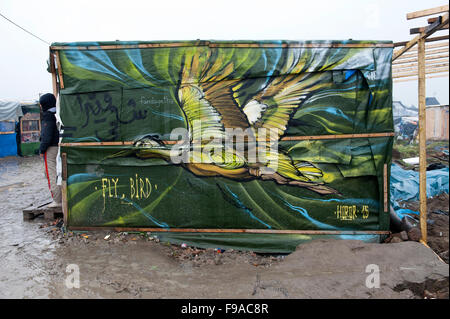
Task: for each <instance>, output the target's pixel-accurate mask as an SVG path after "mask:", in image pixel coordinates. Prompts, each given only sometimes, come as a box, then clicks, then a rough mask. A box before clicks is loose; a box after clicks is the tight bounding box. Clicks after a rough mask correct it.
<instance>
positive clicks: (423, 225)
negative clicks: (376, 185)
mask: <svg viewBox="0 0 450 319" xmlns="http://www.w3.org/2000/svg"><path fill="white" fill-rule="evenodd" d="M418 53H419V54H418V60H419V62H418V65H419V200H420V230H421V232H422V239H421V240H422V241H423V242H425V243H426V242H427V184H426V183H427V175H426V174H427V152H426V146H427V145H426V139H427V137H426V101H425V99H426V86H425V41H424V39H420V40H419V42H418Z"/></svg>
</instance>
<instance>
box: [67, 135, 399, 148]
mask: <svg viewBox="0 0 450 319" xmlns="http://www.w3.org/2000/svg"><path fill="white" fill-rule="evenodd" d="M394 134H395V133H393V132H382V133H361V134H338V135H308V136H285V137H282V138H281V141H304V140H332V139H344V138H370V137H388V136H394ZM162 142H163V143H164V144H168V145H170V144H176V143H177V142H178V141H167V140H166V141H162ZM134 143H135V142H132V141H125V142H79V143H59V146H61V147H82V146H122V145H123V146H124V145H133V144H134ZM194 143H195V141H194ZM198 143H200V142H198Z"/></svg>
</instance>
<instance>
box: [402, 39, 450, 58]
mask: <svg viewBox="0 0 450 319" xmlns="http://www.w3.org/2000/svg"><path fill="white" fill-rule="evenodd" d="M448 47H449V42H448V41H445V42H440V43H435V44H429V45H425V52H427V51H428V50H430V49H437V48H448ZM397 51H398V50H396V51H394V53H396V52H397ZM408 52H417V46H416V45H415V46H414V47H412V48H411V49H409V50H408ZM403 56H404V55H402V57H403Z"/></svg>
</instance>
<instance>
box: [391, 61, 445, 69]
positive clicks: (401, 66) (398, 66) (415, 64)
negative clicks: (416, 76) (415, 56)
mask: <svg viewBox="0 0 450 319" xmlns="http://www.w3.org/2000/svg"><path fill="white" fill-rule="evenodd" d="M448 62H449V61H448V59H441V60H429V61H426V62H425V65H426V66H427V67H428V66H432V65H435V64H439V63H444V64H445V63H448ZM411 67H417V63H409V64H394V65H393V66H392V70H394V69H402V68H411Z"/></svg>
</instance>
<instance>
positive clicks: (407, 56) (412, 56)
mask: <svg viewBox="0 0 450 319" xmlns="http://www.w3.org/2000/svg"><path fill="white" fill-rule="evenodd" d="M448 51H449V50H448V48H443V49H440V48H436V49H433V50H425V56H431V55H433V54H438V53H446V52H448ZM416 56H417V50H414V51H413V52H411V53H408V54H403V55H402V56H401V59H407V58H414V57H416Z"/></svg>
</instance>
